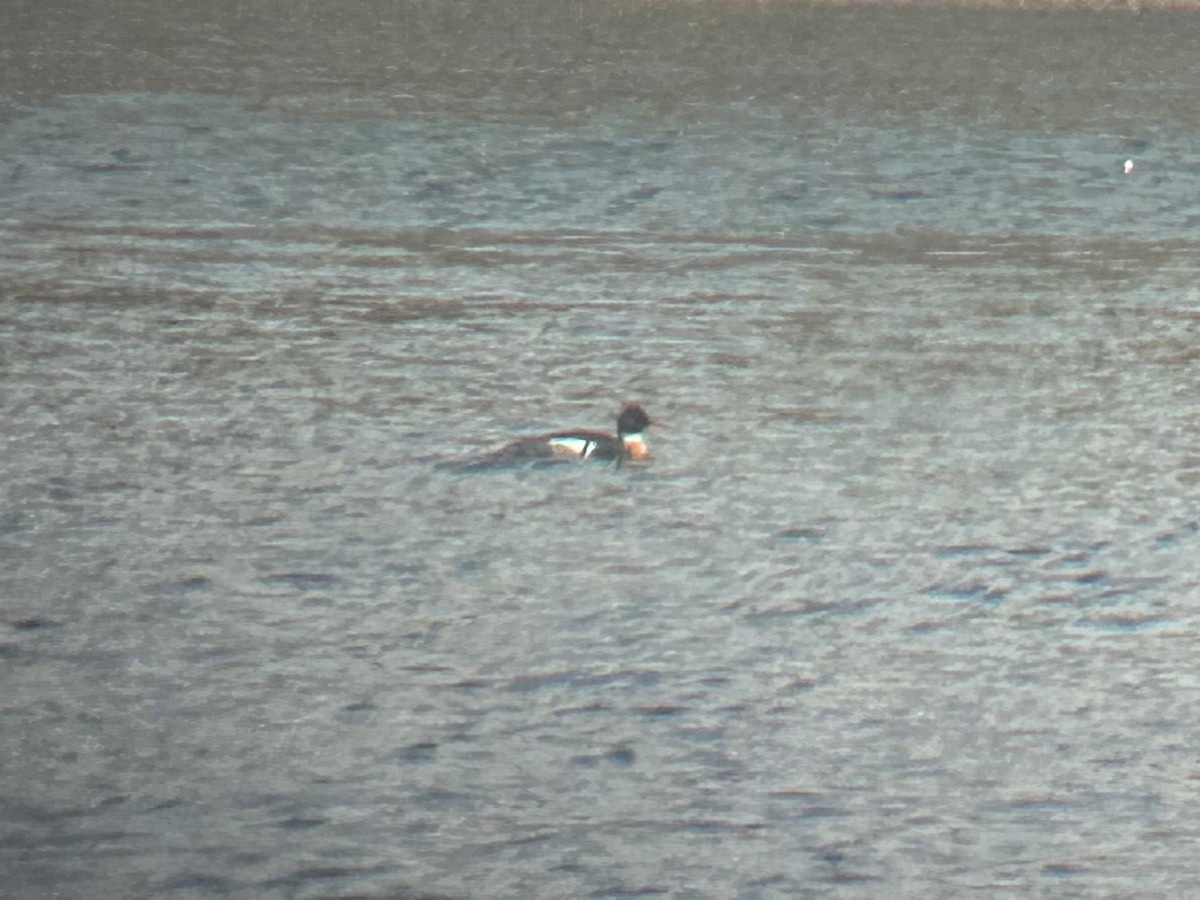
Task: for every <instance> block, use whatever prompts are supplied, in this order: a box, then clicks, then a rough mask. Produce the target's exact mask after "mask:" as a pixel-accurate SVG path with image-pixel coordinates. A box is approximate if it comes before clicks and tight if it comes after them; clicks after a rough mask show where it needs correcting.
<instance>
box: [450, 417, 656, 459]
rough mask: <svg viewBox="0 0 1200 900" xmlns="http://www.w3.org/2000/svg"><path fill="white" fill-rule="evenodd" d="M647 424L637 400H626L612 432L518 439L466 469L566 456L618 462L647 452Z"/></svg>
mask: <svg viewBox="0 0 1200 900" xmlns="http://www.w3.org/2000/svg"><path fill="white" fill-rule="evenodd" d="M649 427H650V417H649V416H648V415H646V411H645V410H644V409H642V407H641V406H640V405H639V404H637V403H628V404H626V405H625V408H624V409H622V410H621V414H620V415H619V416H617V433H616V434H615V435H612V434H609V433H608V432H605V431H556V432H553V433H552V434H541V435H536V436H533V437H524V438H518V439H517V440H515V441H513V442H512V443H511V444H507V445H505V446H504V447H501V448H500V449H499V450H496V451H495V452H493V453H489V454H488V455H487V456H484V457H482V458H481V459H478V460H476V461H475V462H474V463H471V464H469V465H468V468H490V467H492V466H504V465H515V464H520V463H527V462H551V461H554V460H569V459H593V460H601V461H604V462H616V463H617V464H618V465H619V464H620V463H622V462H624V461H626V460H640V459H645V458H646V457H648V456H649V455H650V448H649V447H648V446H646V429H647V428H649Z"/></svg>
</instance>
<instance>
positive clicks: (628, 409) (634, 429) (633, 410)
mask: <svg viewBox="0 0 1200 900" xmlns="http://www.w3.org/2000/svg"><path fill="white" fill-rule="evenodd" d="M649 427H650V417H649V416H648V415H646V411H645V410H644V409H642V407H641V405H640V404H637V403H626V404H625V408H624V409H623V410H621V414H620V415H619V416H617V434H641V433H642V432H643V431H645V430H646V429H647V428H649Z"/></svg>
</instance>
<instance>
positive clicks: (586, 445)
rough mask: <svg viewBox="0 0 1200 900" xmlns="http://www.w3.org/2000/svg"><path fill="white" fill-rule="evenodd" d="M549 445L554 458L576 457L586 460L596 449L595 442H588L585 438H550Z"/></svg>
mask: <svg viewBox="0 0 1200 900" xmlns="http://www.w3.org/2000/svg"><path fill="white" fill-rule="evenodd" d="M549 443H550V449H551V450H553V451H554V455H555V456H578V457H579V458H580V459H587V458H588V457H589V456H591V455H592V451H593V450H595V449H596V442H595V441H589V440H588V439H587V438H579V437H560V438H551V439H550V441H549Z"/></svg>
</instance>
